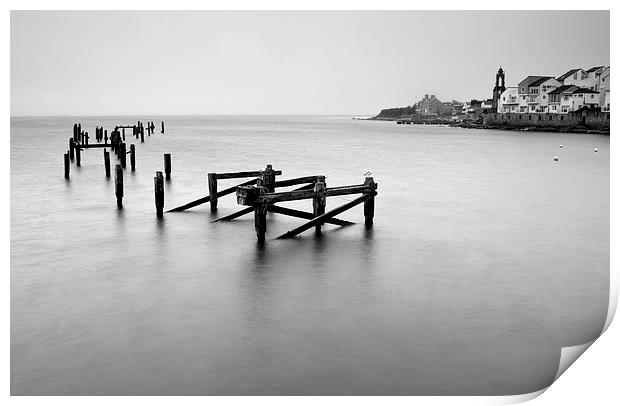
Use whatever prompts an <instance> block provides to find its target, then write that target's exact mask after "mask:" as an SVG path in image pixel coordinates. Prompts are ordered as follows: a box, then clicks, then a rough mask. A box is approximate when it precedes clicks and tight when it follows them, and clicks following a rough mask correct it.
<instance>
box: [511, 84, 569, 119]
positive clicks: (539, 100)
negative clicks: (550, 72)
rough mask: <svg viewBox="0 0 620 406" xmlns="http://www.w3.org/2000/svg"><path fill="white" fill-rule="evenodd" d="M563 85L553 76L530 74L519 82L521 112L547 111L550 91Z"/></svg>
mask: <svg viewBox="0 0 620 406" xmlns="http://www.w3.org/2000/svg"><path fill="white" fill-rule="evenodd" d="M560 86H562V84H561V83H560V82H559V81H558V80H557V79H555V78H553V77H551V76H528V77H526V78H525V79H523V80H522V81H521V82H519V86H518V98H519V112H522V113H547V112H548V111H549V92H551V91H553V90H555V89H557V88H558V87H560Z"/></svg>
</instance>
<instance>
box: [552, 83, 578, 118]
mask: <svg viewBox="0 0 620 406" xmlns="http://www.w3.org/2000/svg"><path fill="white" fill-rule="evenodd" d="M577 89H579V88H578V87H577V86H575V85H562V86H560V87H558V88H556V89H554V90H552V91H550V92H549V113H552V114H560V113H568V112H569V111H572V110H569V109H570V108H572V105H573V103H572V95H573V93H574V92H575V90H577Z"/></svg>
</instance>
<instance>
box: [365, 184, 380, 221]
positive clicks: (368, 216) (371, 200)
mask: <svg viewBox="0 0 620 406" xmlns="http://www.w3.org/2000/svg"><path fill="white" fill-rule="evenodd" d="M364 185H368V186H369V187H370V189H371V190H372V191H371V192H370V193H369V194H368V195H369V197H368V199H367V200H366V201H365V202H364V224H365V225H366V228H370V227H372V224H373V218H374V216H375V196H376V195H377V192H376V189H377V187H376V183H375V181H374V179H373V178H372V177H367V178H366V180H365V181H364Z"/></svg>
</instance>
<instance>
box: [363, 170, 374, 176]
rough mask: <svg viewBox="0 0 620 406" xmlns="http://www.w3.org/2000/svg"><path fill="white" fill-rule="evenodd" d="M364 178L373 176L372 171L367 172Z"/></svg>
mask: <svg viewBox="0 0 620 406" xmlns="http://www.w3.org/2000/svg"><path fill="white" fill-rule="evenodd" d="M364 176H366V177H370V176H372V169H369V170H367V171H366V173H365V174H364Z"/></svg>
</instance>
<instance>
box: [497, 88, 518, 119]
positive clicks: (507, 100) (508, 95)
mask: <svg viewBox="0 0 620 406" xmlns="http://www.w3.org/2000/svg"><path fill="white" fill-rule="evenodd" d="M518 111H519V89H517V87H516V86H515V87H507V88H506V90H504V92H503V93H502V94H501V95H500V97H499V100H498V101H497V112H498V113H517V112H518Z"/></svg>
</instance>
